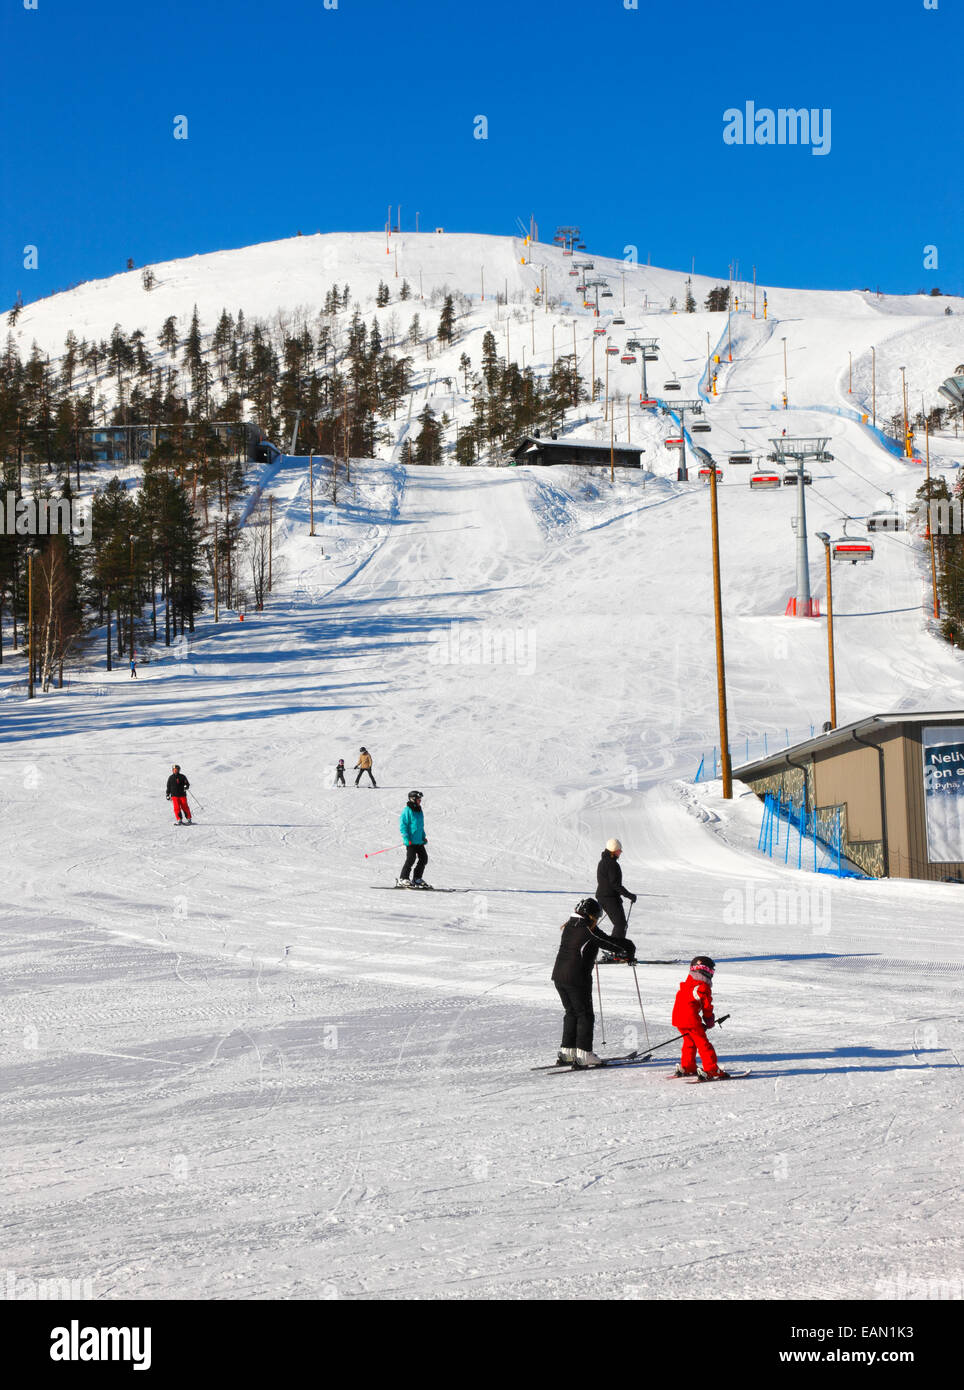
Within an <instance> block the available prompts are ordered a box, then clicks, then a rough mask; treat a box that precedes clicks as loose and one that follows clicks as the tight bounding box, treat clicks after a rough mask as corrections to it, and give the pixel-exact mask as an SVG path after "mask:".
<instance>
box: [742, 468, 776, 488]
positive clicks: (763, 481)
mask: <svg viewBox="0 0 964 1390" xmlns="http://www.w3.org/2000/svg"><path fill="white" fill-rule="evenodd" d="M782 483H783V479H782V478H781V477H780V474H779V473H771V472H770V471H769V469H767V470H764V471H762V472H760V473H754V474H753V477H752V478H751V479H750V487H752V488H767V487H781V486H782Z"/></svg>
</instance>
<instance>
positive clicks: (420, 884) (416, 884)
mask: <svg viewBox="0 0 964 1390" xmlns="http://www.w3.org/2000/svg"><path fill="white" fill-rule="evenodd" d="M412 887H413V888H428V889H431V887H432V885H431V884H430V883H426V882H425V880H424V878H417V879H416V880H415V882H414V883H413V884H412Z"/></svg>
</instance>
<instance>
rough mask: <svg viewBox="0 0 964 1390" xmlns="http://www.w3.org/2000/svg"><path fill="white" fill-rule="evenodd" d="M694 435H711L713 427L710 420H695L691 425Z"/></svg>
mask: <svg viewBox="0 0 964 1390" xmlns="http://www.w3.org/2000/svg"><path fill="white" fill-rule="evenodd" d="M690 429H691V430H692V432H693V434H709V433H710V429H711V425H710V422H709V420H694V421H693V423H692V424H691V425H690Z"/></svg>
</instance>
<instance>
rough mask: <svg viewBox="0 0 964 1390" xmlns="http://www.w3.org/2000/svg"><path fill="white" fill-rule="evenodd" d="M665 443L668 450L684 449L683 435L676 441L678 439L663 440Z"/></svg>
mask: <svg viewBox="0 0 964 1390" xmlns="http://www.w3.org/2000/svg"><path fill="white" fill-rule="evenodd" d="M663 443H664V444H665V445H666V447H667V449H682V447H683V437H682V435H680V437H679V438H678V439H676V438H670V439H664V440H663Z"/></svg>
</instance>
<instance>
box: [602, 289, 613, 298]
mask: <svg viewBox="0 0 964 1390" xmlns="http://www.w3.org/2000/svg"><path fill="white" fill-rule="evenodd" d="M599 297H600V299H612V297H613V292H612V290H602V291H601V292H600V296H599Z"/></svg>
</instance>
